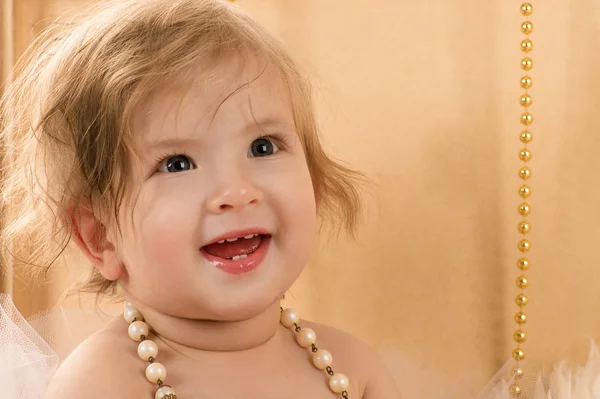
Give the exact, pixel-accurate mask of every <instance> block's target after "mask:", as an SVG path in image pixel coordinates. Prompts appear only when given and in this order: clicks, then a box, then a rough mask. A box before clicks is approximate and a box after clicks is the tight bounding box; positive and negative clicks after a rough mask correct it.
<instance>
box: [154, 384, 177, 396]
mask: <svg viewBox="0 0 600 399" xmlns="http://www.w3.org/2000/svg"><path fill="white" fill-rule="evenodd" d="M167 395H173V396H175V391H174V390H173V388H171V387H170V386H168V385H165V386H163V387H160V388H158V389H157V390H156V393H155V394H154V399H163V398H164V397H165V396H167Z"/></svg>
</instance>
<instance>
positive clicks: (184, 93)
mask: <svg viewBox="0 0 600 399" xmlns="http://www.w3.org/2000/svg"><path fill="white" fill-rule="evenodd" d="M232 113H235V115H236V118H233V119H232V118H231V115H232ZM234 119H235V120H237V121H238V122H239V123H250V122H251V121H253V120H254V121H256V120H263V119H267V120H272V119H276V120H280V121H281V122H288V123H291V122H292V121H293V113H292V101H291V96H290V92H289V88H288V86H287V85H286V82H285V80H284V78H283V76H282V74H281V72H280V71H279V70H278V69H277V67H276V66H275V65H273V63H271V62H268V61H266V60H265V59H263V58H258V57H252V58H250V57H232V58H223V59H221V60H219V61H218V62H211V63H208V62H200V63H198V64H197V65H194V67H193V68H190V70H189V71H187V73H186V74H185V75H183V76H180V77H178V78H177V79H172V80H170V81H168V82H165V83H164V84H163V85H161V86H160V87H158V89H157V90H155V91H154V92H153V93H152V94H151V95H150V96H149V97H148V98H147V99H146V101H144V102H143V103H141V104H140V105H139V106H138V107H137V108H136V109H135V110H134V114H133V118H132V122H133V131H134V134H135V136H136V139H137V140H136V141H139V142H140V144H142V145H144V144H148V142H152V141H155V140H156V139H160V138H161V136H164V135H166V134H175V133H176V134H177V135H181V134H186V135H191V134H194V133H197V132H198V131H199V130H207V129H210V128H211V127H214V126H217V127H218V126H219V125H220V124H221V125H222V124H223V123H226V124H228V125H231V123H232V122H233V121H234Z"/></svg>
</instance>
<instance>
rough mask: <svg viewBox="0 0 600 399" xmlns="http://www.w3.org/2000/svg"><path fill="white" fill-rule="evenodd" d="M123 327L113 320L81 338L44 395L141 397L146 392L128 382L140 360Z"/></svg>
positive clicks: (59, 398)
mask: <svg viewBox="0 0 600 399" xmlns="http://www.w3.org/2000/svg"><path fill="white" fill-rule="evenodd" d="M123 328H127V327H126V325H125V324H124V322H120V321H115V322H113V323H111V324H110V325H108V326H107V327H106V329H104V330H102V331H100V332H98V333H96V334H94V335H93V336H91V337H89V338H88V339H86V340H85V341H84V342H82V343H81V344H80V345H79V346H78V347H77V348H76V349H75V350H74V351H73V352H72V353H71V355H70V356H69V357H68V358H67V359H66V360H65V361H64V363H63V364H62V365H61V366H60V367H59V369H58V371H57V372H56V374H55V375H54V377H53V379H52V381H51V383H50V386H49V387H48V390H47V393H46V399H75V398H77V399H79V398H81V397H83V396H85V397H86V398H88V399H101V398H109V397H115V398H116V397H119V398H121V397H127V398H133V397H144V394H147V392H143V388H142V392H140V386H139V385H138V386H136V385H132V384H131V381H132V378H131V375H130V374H132V373H136V372H138V371H140V370H138V369H139V367H140V362H139V361H136V360H139V359H136V357H135V354H136V351H135V349H134V350H132V346H131V344H132V341H131V340H130V339H129V336H128V335H127V333H123V331H122V329H123Z"/></svg>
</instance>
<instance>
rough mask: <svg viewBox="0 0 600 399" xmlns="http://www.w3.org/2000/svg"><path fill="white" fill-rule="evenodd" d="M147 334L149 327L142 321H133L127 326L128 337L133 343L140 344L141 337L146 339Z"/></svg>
mask: <svg viewBox="0 0 600 399" xmlns="http://www.w3.org/2000/svg"><path fill="white" fill-rule="evenodd" d="M149 332H150V327H148V324H146V323H144V322H143V321H134V322H133V323H131V324H130V325H129V337H130V338H131V339H132V340H134V341H138V342H140V341H141V340H142V338H141V336H142V335H145V336H146V337H148V333H149Z"/></svg>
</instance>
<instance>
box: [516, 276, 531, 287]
mask: <svg viewBox="0 0 600 399" xmlns="http://www.w3.org/2000/svg"><path fill="white" fill-rule="evenodd" d="M516 284H517V287H518V288H520V289H524V288H527V287H528V286H529V280H528V279H527V277H525V276H519V277H517V281H516Z"/></svg>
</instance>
